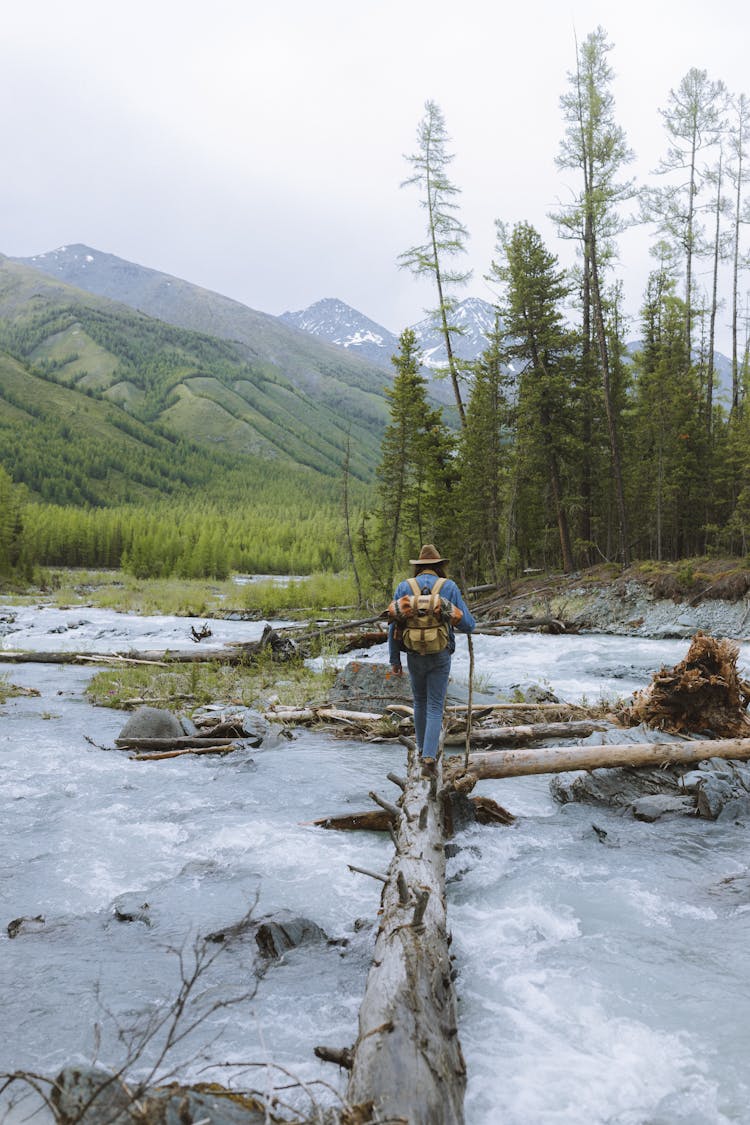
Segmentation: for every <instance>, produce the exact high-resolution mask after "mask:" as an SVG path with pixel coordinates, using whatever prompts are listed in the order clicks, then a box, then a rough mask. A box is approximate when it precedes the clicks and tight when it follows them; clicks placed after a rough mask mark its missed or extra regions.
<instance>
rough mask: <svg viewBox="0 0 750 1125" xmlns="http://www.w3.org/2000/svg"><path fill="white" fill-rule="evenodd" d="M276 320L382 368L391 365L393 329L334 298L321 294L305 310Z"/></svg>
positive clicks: (395, 341)
mask: <svg viewBox="0 0 750 1125" xmlns="http://www.w3.org/2000/svg"><path fill="white" fill-rule="evenodd" d="M279 320H283V321H284V323H285V324H291V325H292V326H293V327H294V328H300V329H301V330H302V331H303V332H309V333H311V335H313V336H318V337H320V339H321V340H325V341H327V343H329V344H337V345H338V346H339V347H340V348H347V349H348V351H349V352H350V354H353V355H360V356H362V358H363V359H368V360H369V361H370V362H371V363H379V364H381V365H382V366H383V367H390V363H391V356H392V355H393V354H394V353H395V352H396V351H398V338H397V337H396V336H395V335H394V334H393V332H389V331H388V329H387V328H383V326H382V325H381V324H376V323H375V321H374V320H370V319H369V318H368V317H366V316H365V315H364V314H363V313H360V312H357V310H356V309H353V308H352V307H351V306H350V305H347V304H345V303H344V302H343V301H339V300H338V298H337V297H324V298H323V300H322V301H316V302H315V304H313V305H310V306H309V307H308V308H306V309H300V310H299V311H298V312H285V313H282V314H281V316H280V317H279Z"/></svg>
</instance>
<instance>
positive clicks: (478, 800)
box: [312, 797, 516, 832]
mask: <svg viewBox="0 0 750 1125" xmlns="http://www.w3.org/2000/svg"><path fill="white" fill-rule="evenodd" d="M469 801H470V802H471V804H472V805H473V806H474V811H475V814H476V818H477V823H478V824H513V822H514V821H515V819H516V818H515V817H514V816H513V813H509V812H508V810H507V809H504V808H503V806H502V805H499V804H498V803H497V801H493V800H492V798H491V797H469ZM312 824H313V825H314V826H315V827H316V828H332V829H335V830H337V831H339V832H357V831H360V832H387V831H388V829H389V827H390V826H391V825H392V824H393V818H392V817H391V816H390V814H389V813H387V812H386V811H385V810H384V809H366V810H365V811H364V812H353V813H342V814H341V815H339V816H321V817H318V819H317V820H313V821H312Z"/></svg>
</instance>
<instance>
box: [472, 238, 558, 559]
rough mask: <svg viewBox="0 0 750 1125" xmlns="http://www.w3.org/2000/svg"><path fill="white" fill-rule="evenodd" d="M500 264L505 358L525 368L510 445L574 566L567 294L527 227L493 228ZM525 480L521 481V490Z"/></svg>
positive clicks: (547, 254) (549, 258)
mask: <svg viewBox="0 0 750 1125" xmlns="http://www.w3.org/2000/svg"><path fill="white" fill-rule="evenodd" d="M498 233H499V239H500V245H499V250H500V252H501V253H502V254H503V255H504V263H500V264H498V263H493V268H492V276H493V277H495V278H496V279H497V280H498V281H500V282H501V283H502V284H503V285H504V287H505V299H504V301H503V303H502V305H501V309H502V315H503V321H504V327H505V333H506V346H507V349H508V355H509V356H510V357H515V358H517V359H520V360H521V361H522V363H523V364H524V365H525V366H524V369H523V372H522V374H521V376H520V378H519V385H518V402H517V411H518V422H517V434H518V438H517V442H518V447H519V451H520V450H525V451H526V452H527V453H528V454H529V455H530V456H531V458H532V460H533V461H536V463H541V464H543V465H544V468H545V475H546V483H547V486H548V489H549V495H550V500H551V504H552V509H553V512H554V518H555V522H556V524H557V531H558V537H559V547H560V557H561V560H562V565H563V569H564V570H565V571H571V570H573V569H574V568H575V561H574V556H573V546H572V539H571V534H570V526H569V520H568V510H567V508H568V496H567V489H566V468H567V464H568V462H569V460H570V459H571V441H572V429H573V428H572V418H571V399H572V374H573V368H574V363H575V359H576V356H575V344H574V339H573V336H572V334H571V333H570V331H569V330H568V329H567V328H566V327H565V325H564V321H563V314H562V303H563V301H564V300H565V298H566V297H567V296H568V294H569V292H570V285H569V283H568V282H567V280H566V278H565V275H564V272H563V271H561V270H560V269H559V267H558V262H557V258H556V257H555V256H554V255H553V254H551V253H550V252H549V251H548V250H547V249H546V248H545V246H544V243H543V242H542V239H541V238H540V236H539V234H538V233H537V231H536V230H535V229H534V228H533V227H532V226H530V225H529V224H528V223H518V224H517V225H516V226H515V227H514V229H513V231H512V233H511V234H510V235H508V233H507V231H506V230H505V228H504V227H503V226H502V225H501V224H498ZM530 483H531V479H530V478H529V479H527V482H526V484H527V486H528V484H530Z"/></svg>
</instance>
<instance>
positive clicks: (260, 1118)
mask: <svg viewBox="0 0 750 1125" xmlns="http://www.w3.org/2000/svg"><path fill="white" fill-rule="evenodd" d="M136 1099H137V1101H136ZM52 1104H53V1106H54V1108H55V1115H56V1120H57V1122H58V1123H59V1125H134V1122H140V1123H141V1125H198V1123H199V1122H202V1123H207V1122H210V1123H211V1125H265V1123H267V1122H272V1123H273V1122H278V1121H279V1118H278V1117H276V1116H274V1115H273V1114H270V1115H269V1114H267V1112H266V1109H265V1107H264V1106H263V1105H262V1104H261V1103H260V1102H259V1101H258V1100H257V1099H256V1098H252V1097H249V1096H245V1095H242V1094H237V1093H234V1092H232V1091H229V1090H227V1091H225V1092H222V1091H216V1089H215V1088H211V1089H209V1088H202V1087H200V1086H196V1087H190V1086H180V1085H178V1084H177V1083H172V1084H171V1085H169V1086H162V1087H159V1088H158V1089H146V1090H145V1091H143V1090H142V1089H141V1088H140V1087H138V1086H133V1088H132V1090H131V1089H129V1088H128V1086H127V1084H126V1083H123V1082H122V1081H120V1080H119V1079H117V1078H115V1076H114V1075H112V1074H110V1073H109V1072H108V1071H106V1070H101V1069H99V1068H97V1067H78V1066H68V1067H65V1069H64V1070H62V1071H61V1072H60V1074H58V1076H57V1078H56V1079H55V1085H54V1087H53V1089H52Z"/></svg>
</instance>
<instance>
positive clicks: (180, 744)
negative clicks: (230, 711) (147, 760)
mask: <svg viewBox="0 0 750 1125" xmlns="http://www.w3.org/2000/svg"><path fill="white" fill-rule="evenodd" d="M236 737H237V736H236V735H235V738H236ZM233 741H234V739H232V738H212V737H211V736H210V735H200V734H185V735H177V736H176V737H175V738H116V739H115V746H117V747H118V748H119V749H120V750H182V749H187V748H191V749H192V748H193V747H195V748H198V747H201V746H228V745H229V744H230V743H231V742H233Z"/></svg>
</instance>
